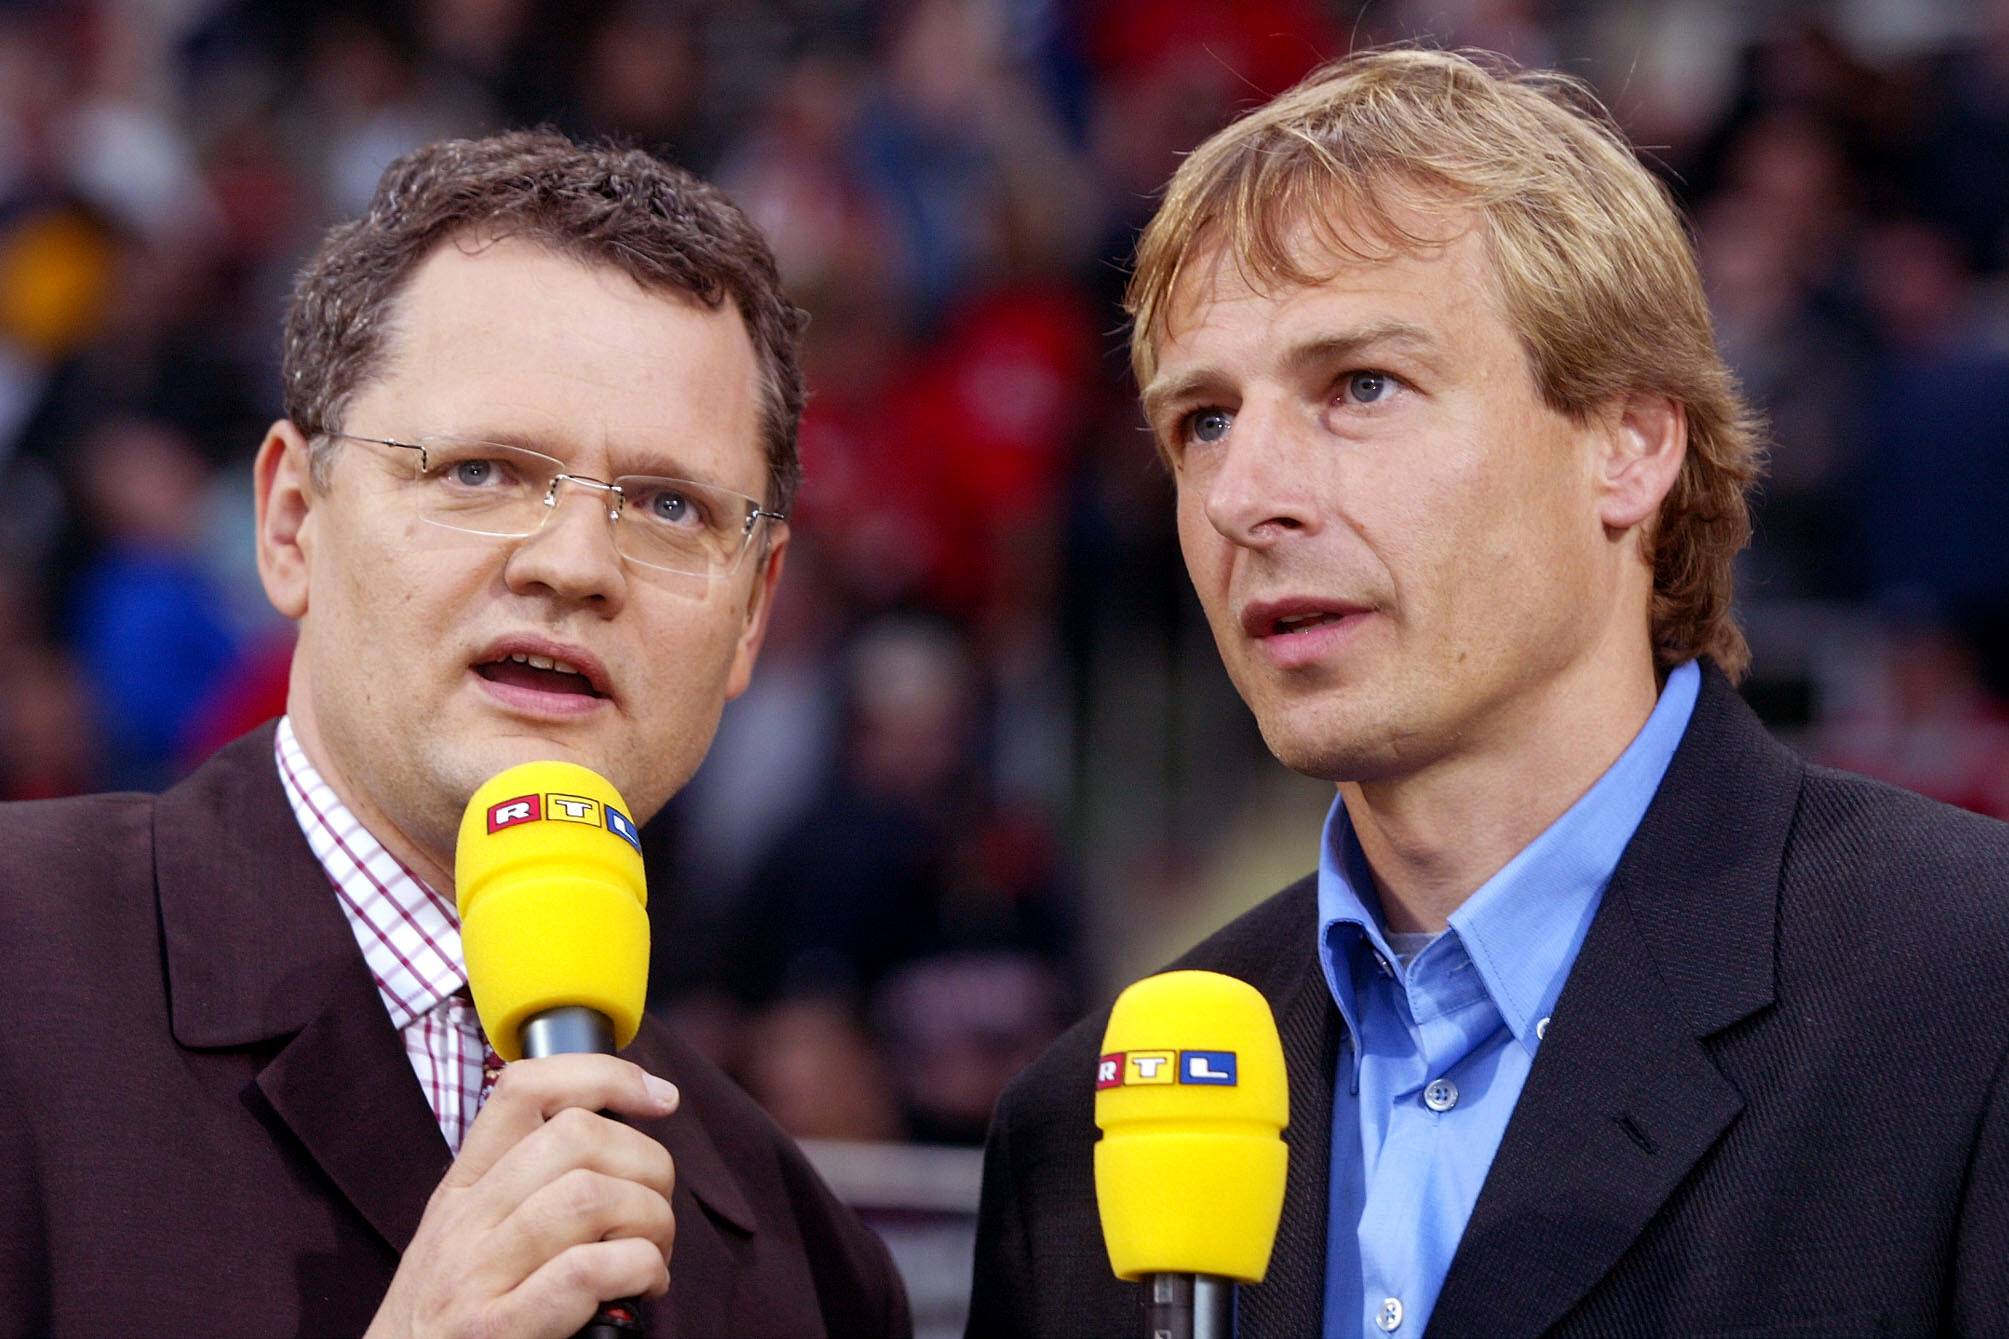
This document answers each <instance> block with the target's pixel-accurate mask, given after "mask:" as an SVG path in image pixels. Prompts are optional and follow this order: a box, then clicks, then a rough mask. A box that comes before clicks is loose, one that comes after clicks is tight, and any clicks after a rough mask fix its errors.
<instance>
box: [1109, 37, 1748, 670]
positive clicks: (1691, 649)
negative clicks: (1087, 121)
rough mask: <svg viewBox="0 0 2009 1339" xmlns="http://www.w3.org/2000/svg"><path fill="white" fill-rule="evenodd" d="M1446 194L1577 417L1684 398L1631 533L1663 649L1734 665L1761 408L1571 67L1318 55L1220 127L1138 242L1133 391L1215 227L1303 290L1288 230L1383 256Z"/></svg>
mask: <svg viewBox="0 0 2009 1339" xmlns="http://www.w3.org/2000/svg"><path fill="white" fill-rule="evenodd" d="M1446 199H1449V200H1452V201H1456V202H1459V203H1462V204H1466V205H1469V206H1470V207H1471V208H1472V209H1473V210H1474V211H1475V213H1476V215H1477V216H1478V218H1479V220H1480V222H1481V231H1482V234H1483V237H1484V239H1485V242H1486V245H1487V248H1488V253H1489V255H1490V257H1491V259H1492V270H1493V285H1494V289H1495V298H1496V300H1497V301H1498V302H1499V303H1500V305H1501V309H1502V311H1503V312H1504V314H1505V317H1506V319H1507V321H1508V323H1509V324H1510V325H1511V326H1512V327H1513V328H1514V331H1515V333H1516V335H1517V336H1518V337H1519V339H1520V342H1521V345H1522V347H1523V348H1524V349H1525V351H1526V354H1527V358H1528V364H1529V369H1530V371H1531V373H1532V374H1533V377H1534V380H1535V385H1536V387H1537V389H1538V390H1539V392H1540V394H1541V396H1542V398H1543V400H1544V401H1545V402H1546V403H1547V404H1549V405H1550V406H1551V407H1552V408H1554V409H1555V410H1557V411H1558V412H1560V413H1564V414H1568V415H1570V416H1571V417H1573V418H1576V419H1578V420H1579V421H1581V420H1583V419H1585V418H1587V417H1588V416H1590V415H1591V414H1592V413H1593V412H1594V411H1596V410H1598V409H1600V408H1601V407H1603V406H1606V405H1608V404H1609V403H1610V402H1611V401H1612V400H1614V399H1615V398H1616V397H1619V396H1622V395H1624V394H1626V393H1628V392H1644V393H1650V394H1658V395H1665V396H1667V397H1668V398H1669V399H1671V400H1673V401H1674V402H1676V403H1677V404H1680V405H1681V406H1682V407H1683V408H1684V409H1685V411H1686V413H1687V419H1688V450H1687V454H1686V457H1685V458H1684V460H1683V462H1682V466H1681V471H1680V475H1679V477H1677V478H1676V480H1675V482H1674V486H1673V487H1672V488H1671V489H1670V490H1669V492H1668V495H1667V498H1666V500H1665V501H1664V502H1663V503H1662V504H1661V507H1660V512H1659V515H1658V516H1657V517H1656V518H1655V521H1654V524H1653V525H1652V526H1650V527H1648V528H1647V530H1646V531H1645V532H1644V533H1643V535H1642V543H1643V546H1644V555H1645V558H1646V560H1647V562H1648V563H1650V564H1651V566H1652V568H1653V600H1652V607H1651V610H1650V614H1649V624H1650V629H1651V635H1652V639H1653V649H1654V657H1655V662H1656V663H1657V664H1658V665H1659V666H1660V668H1662V669H1663V670H1664V669H1667V668H1670V667H1672V666H1674V665H1677V664H1679V663H1681V662H1682V661H1684V660H1688V659H1691V658H1693V657H1695V656H1699V655H1706V656H1708V657H1710V658H1711V659H1712V660H1714V661H1715V662H1716V663H1717V665H1719V666H1720V667H1721V668H1722V669H1723V671H1724V672H1725V673H1727V674H1729V675H1730V676H1731V677H1732V678H1735V677H1737V676H1739V675H1741V674H1742V673H1743V671H1744V669H1745V668H1746V666H1747V665H1748V664H1749V662H1750V649H1749V647H1748V646H1747V645H1746V643H1745V640H1744V634H1743V633H1742V632H1741V631H1740V630H1739V629H1738V627H1737V624H1736V622H1735V620H1734V618H1733V617H1732V614H1731V608H1730V605H1731V563H1732V560H1733V559H1734V557H1735V556H1736V553H1737V551H1738V550H1739V549H1741V548H1743V546H1744V545H1745V543H1746V542H1748V541H1749V539H1750V535H1751V521H1750V507H1749V501H1748V494H1749V492H1750V489H1751V486H1752V484H1753V483H1754V482H1755V480H1756V478H1757V476H1758V472H1759V469H1760V465H1761V461H1762V456H1763V449H1762V443H1761V440H1760V431H1759V426H1758V421H1757V419H1756V416H1755V415H1754V414H1753V413H1752V411H1751V409H1750V407H1749V406H1748V405H1747V404H1746V403H1745V401H1744V399H1743V397H1742V395H1741V394H1740V392H1739V390H1738V388H1737V383H1736V379H1735V377H1734V376H1732V374H1731V372H1730V370H1729V369H1728V368H1727V367H1726V366H1725V365H1724V363H1723V359H1722V356H1721V355H1720V354H1719V353H1718V352H1717V349H1716V340H1715V334H1714V332H1713V330H1712V328H1711V325H1710V320H1709V309H1708V305H1707V303H1706V301H1705V299H1704V297H1703V293H1702V282H1701V278H1700V276H1699V274H1698V273H1697V270H1696V266H1695V257H1694V251H1693V249H1692V247H1691V246H1690V244H1689V240H1688V236H1687V234H1686V232H1685V231H1684V230H1683V228H1682V225H1681V220H1680V217H1679V214H1678V212H1677V211H1676V209H1675V206H1674V203H1673V200H1672V199H1671V198H1670V197H1669V195H1668V193H1667V190H1666V188H1665V187H1664V186H1662V185H1661V183H1660V182H1659V181H1658V180H1657V179H1656V178H1655V177H1654V176H1653V175H1652V174H1651V173H1650V172H1648V171H1647V170H1646V168H1645V167H1644V166H1643V165H1642V164H1641V163H1640V161H1639V159H1638V158H1637V157H1636V156H1635V155H1634V153H1633V151H1632V149H1631V148H1630V147H1629V146H1628V145H1627V143H1626V141H1625V138H1624V136H1623V134H1622V133H1621V132H1620V131H1619V130H1618V128H1617V127H1616V126H1615V125H1614V124H1613V123H1612V121H1611V118H1610V116H1609V115H1608V114H1607V113H1606V112H1605V111H1604V109H1603V108H1602V107H1601V106H1600V105H1599V104H1598V102H1597V100H1596V98H1595V97H1594V96H1593V95H1592V94H1591V93H1590V91H1589V90H1588V89H1587V88H1586V87H1585V86H1584V85H1583V84H1582V83H1581V82H1579V81H1577V80H1575V79H1572V78H1570V77H1568V76H1566V75H1561V74H1557V73H1554V72H1550V71H1530V70H1519V69H1516V68H1514V67H1513V66H1511V65H1510V64H1509V63H1508V62H1506V61H1505V60H1504V59H1503V58H1500V57H1496V56H1492V55H1490V54H1488V53H1484V52H1449V51H1432V50H1423V49H1418V48H1409V47H1398V48H1384V49H1380V50H1375V51H1366V52H1360V53H1356V54H1354V55H1351V56H1348V57H1345V58H1344V59H1341V60H1336V61H1333V62H1331V63H1330V64H1327V65H1325V66H1323V67H1321V68H1320V69H1318V70H1315V71H1314V72H1313V73H1312V74H1310V75H1308V76H1307V77H1306V78H1305V79H1304V80H1303V81H1302V82H1301V83H1299V84H1298V85H1297V86H1296V87H1295V88H1292V89H1290V90H1289V91H1288V92H1286V93H1284V94H1282V95H1280V96H1279V97H1277V98H1276V99H1274V100H1273V101H1271V102H1269V103H1266V104H1265V105H1263V106H1261V107H1258V108H1256V109H1255V110H1253V111H1251V112H1249V113H1248V114H1247V115H1245V116H1243V117H1241V118H1240V119H1238V120H1236V121H1234V122H1232V123H1231V124H1229V125H1228V126H1227V127H1225V128H1224V129H1222V130H1220V131H1219V132H1217V133H1216V134H1215V135H1214V136H1213V137H1212V138H1210V139H1209V140H1207V142H1206V143H1204V144H1202V145H1201V146H1200V147H1199V148H1198V149H1196V150H1194V152H1193V153H1192V155H1191V156H1190V157H1188V158H1187V159H1186V160H1185V162H1184V163H1182V164H1181V165H1180V167H1179V170H1178V172H1177V173H1175V174H1174V175H1173V177H1172V181H1171V184H1170V185H1169V187H1168V188H1167V190H1166V194H1165V199H1164V202H1163V203H1162V204H1161V205H1160V206H1159V209H1158V212H1157V214H1156V215H1155V216H1154V217H1153V218H1152V220H1151V222H1150V224H1149V226H1147V227H1146V228H1145V230H1144V234H1143V236H1142V237H1141V238H1140V239H1139V241H1138V247H1137V268H1136V271H1135V273H1134V274H1133V275H1132V276H1131V280H1130V288H1129V293H1128V295H1127V299H1126V307H1127V308H1128V310H1129V312H1130V314H1131V316H1132V318H1133V320H1134V324H1133V327H1132V331H1131V346H1130V348H1131V363H1132V367H1133V368H1134V370H1135V372H1136V374H1137V382H1138V385H1140V386H1145V385H1149V384H1150V380H1151V378H1152V376H1153V375H1154V374H1155V372H1156V363H1157V344H1158V340H1159V339H1160V338H1161V336H1162V335H1163V333H1164V328H1165V323H1166V320H1167V315H1168V310H1169V307H1170V304H1171V299H1172V295H1173V291H1174V289H1175V288H1176V287H1177V285H1178V283H1179V279H1180V276H1181V272H1182V270H1183V268H1184V266H1185V264H1186V262H1187V261H1188V260H1189V259H1190V258H1192V257H1193V256H1194V255H1195V254H1196V253H1197V252H1199V251H1201V250H1203V249H1205V248H1207V247H1210V246H1212V245H1213V244H1214V243H1215V242H1216V241H1217V240H1218V241H1220V242H1221V244H1222V254H1223V255H1225V256H1229V257H1232V259H1233V260H1234V262H1235V263H1236V264H1238V265H1239V266H1240V267H1241V270H1242V272H1243V273H1244V274H1245V275H1247V276H1248V277H1249V278H1250V279H1251V280H1252V281H1253V282H1259V283H1260V282H1267V283H1279V284H1291V285H1302V284H1315V283H1319V282H1321V281H1322V280H1323V279H1325V278H1327V277H1329V276H1327V275H1321V274H1318V273H1314V272H1313V271H1312V269H1311V268H1310V267H1311V265H1312V264H1314V263H1315V259H1316V258H1315V257H1313V256H1308V255H1307V254H1306V251H1305V249H1304V248H1302V246H1301V245H1299V244H1298V234H1297V229H1298V228H1299V227H1300V225H1302V226H1305V227H1307V228H1309V230H1310V231H1311V234H1312V236H1313V238H1314V239H1315V240H1317V241H1318V242H1320V243H1322V244H1323V245H1324V246H1326V247H1327V248H1328V249H1329V254H1330V255H1332V256H1334V257H1348V258H1351V259H1356V260H1373V259H1377V258H1379V256H1377V255H1376V254H1375V253H1372V252H1370V251H1369V250H1368V249H1367V248H1366V245H1365V243H1366V242H1368V241H1372V242H1379V243H1386V244H1387V245H1389V246H1393V247H1417V246H1424V245H1429V244H1432V243H1436V242H1442V241H1446V240H1448V238H1428V237H1422V236H1419V235H1417V234H1416V233H1414V232H1413V231H1410V230H1407V229H1405V227H1404V226H1403V224H1402V223H1401V222H1400V221H1399V220H1400V217H1413V214H1412V213H1409V212H1407V211H1409V210H1413V209H1414V207H1415V206H1418V205H1422V206H1424V207H1426V208H1427V207H1429V206H1430V205H1432V204H1435V205H1437V206H1439V207H1440V208H1441V204H1442V202H1443V201H1444V200H1446ZM1383 254H1385V253H1383Z"/></svg>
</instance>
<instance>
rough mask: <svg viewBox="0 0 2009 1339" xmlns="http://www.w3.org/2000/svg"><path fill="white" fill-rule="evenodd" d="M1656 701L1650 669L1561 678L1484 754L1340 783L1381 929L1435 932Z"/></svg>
mask: <svg viewBox="0 0 2009 1339" xmlns="http://www.w3.org/2000/svg"><path fill="white" fill-rule="evenodd" d="M1658 691H1659V685H1658V681H1657V679H1656V678H1655V676H1654V673H1653V670H1652V665H1651V663H1650V662H1648V663H1647V664H1646V665H1645V666H1644V668H1643V670H1642V671H1640V672H1636V673H1630V674H1609V673H1607V674H1603V675H1597V674H1579V675H1572V676H1567V677H1566V678H1564V679H1561V680H1557V681H1553V682H1551V683H1549V684H1547V685H1545V686H1544V690H1543V692H1542V693H1541V695H1540V696H1539V697H1538V698H1536V699H1534V700H1527V701H1516V702H1511V703H1508V704H1506V705H1504V706H1503V707H1501V708H1500V709H1499V710H1498V713H1497V715H1496V719H1494V720H1492V721H1489V722H1487V728H1486V729H1485V730H1484V732H1483V733H1484V735H1485V739H1486V743H1485V745H1484V746H1483V747H1480V748H1474V749H1468V750H1464V751H1460V752H1455V753H1452V754H1450V755H1448V756H1446V757H1443V758H1440V759H1438V760H1437V761H1435V762H1433V763H1432V764H1430V765H1429V766H1427V767H1424V768H1422V769H1419V770H1418V771H1416V772H1412V773H1409V774H1406V775H1404V776H1400V777H1393V778H1386V779H1382V780H1376V781H1368V782H1356V781H1345V782H1341V783H1340V785H1339V793H1340V796H1341V798H1342V800H1343V801H1344V802H1345V804H1346V813H1347V818H1348V819H1349V820H1350V821H1351V823H1352V825H1353V831H1354V835H1355V837H1356V838H1357V839H1358V840H1359V842H1360V848H1361V851H1362V853H1363V854H1364V855H1365V856H1366V857H1367V863H1368V866H1369V868H1370V869H1371V870H1372V871H1373V874H1374V884H1375V891H1376V892H1377V893H1378V894H1379V896H1380V900H1381V910H1382V920H1383V923H1384V924H1385V925H1386V927H1387V928H1388V929H1390V930H1394V931H1398V932H1414V931H1438V930H1442V929H1443V928H1444V927H1445V925H1446V924H1447V923H1448V921H1449V919H1450V916H1451V913H1452V912H1454V911H1456V910H1457V909H1458V908H1459V907H1460V906H1461V905H1463V903H1464V901H1465V899H1466V898H1468V897H1470V896H1471V895H1472V894H1473V893H1474V892H1476V891H1478V889H1479V887H1480V885H1481V884H1483V883H1485V882H1486V880H1487V879H1490V878H1491V877H1492V876H1493V875H1494V874H1496V873H1498V872H1499V871H1500V869H1501V868H1502V867H1504V866H1505V865H1506V863H1507V862H1508V861H1509V860H1512V859H1513V858H1514V857H1515V856H1516V855H1517V854H1519V853H1520V851H1521V850H1522V849H1523V848H1524V847H1526V846H1527V845H1528V844H1529V843H1530V842H1532V841H1533V840H1534V839H1535V838H1536V837H1538V836H1540V835H1541V834H1542V832H1543V830H1545V829H1546V828H1547V827H1548V826H1549V825H1550V824H1551V823H1554V822H1555V821H1556V819H1558V818H1560V817H1561V816H1562V815H1563V814H1564V813H1565V812H1566V811H1567V810H1568V809H1569V807H1570V806H1571V805H1573V804H1575V803H1576V802H1577V801H1578V800H1579V799H1581V798H1582V797H1583V795H1584V793H1585V792H1586V791H1588V790H1589V789H1590V788H1591V787H1592V786H1593V785H1594V784H1596V782H1597V779H1598V778H1599V777H1600V776H1602V775H1604V773H1605V772H1606V771H1607V770H1608V769H1609V768H1610V767H1611V765H1612V763H1614V762H1615V761H1617V759H1618V757H1619V755H1620V754H1622V753H1624V752H1625V749H1626V746H1627V745H1629V744H1630V743H1631V742H1632V741H1633V739H1634V738H1635V737H1636V736H1637V735H1638V734H1639V731H1640V728H1641V727H1642V726H1644V725H1645V724H1646V720H1647V717H1649V716H1650V715H1652V714H1653V707H1654V703H1655V701H1656V700H1657V697H1658Z"/></svg>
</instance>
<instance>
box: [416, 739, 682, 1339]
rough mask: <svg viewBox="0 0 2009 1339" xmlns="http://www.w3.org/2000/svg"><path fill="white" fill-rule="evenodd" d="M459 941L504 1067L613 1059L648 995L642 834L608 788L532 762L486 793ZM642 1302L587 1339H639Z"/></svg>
mask: <svg viewBox="0 0 2009 1339" xmlns="http://www.w3.org/2000/svg"><path fill="white" fill-rule="evenodd" d="M453 882H454V889H455V900H456V901H457V902H458V903H459V905H460V943H461V950H462V952H463V953H464V954H465V955H466V957H467V984H468V987H469V988H470V989H471V990H472V991H473V993H474V1008H475V1012H477V1013H479V1014H480V1015H481V1028H482V1031H484V1032H486V1033H487V1034H488V1044H489V1045H490V1046H493V1047H494V1048H495V1052H496V1054H497V1055H499V1056H501V1057H502V1058H503V1059H504V1060H521V1059H524V1058H525V1057H526V1056H527V1057H529V1058H531V1059H533V1060H534V1059H539V1058H541V1057H543V1056H547V1055H579V1054H582V1053H598V1054H602V1055H612V1054H613V1053H614V1052H615V1051H617V1050H619V1049H620V1048H621V1047H623V1046H626V1045H627V1044H628V1043H629V1042H631V1041H633V1040H634V1039H635V1033H636V1032H637V1031H638V1030H639V1029H640V1028H641V1026H642V1001H643V999H644V998H645V997H646V995H647V994H648V986H649V913H648V886H647V884H646V883H645V882H644V880H643V877H642V836H641V833H640V832H638V831H637V830H636V827H635V822H634V819H633V818H632V817H631V816H630V815H629V812H628V802H627V801H626V800H624V799H622V798H621V792H619V791H618V790H615V789H614V786H613V784H612V783H611V782H609V781H608V780H607V779H606V778H605V777H603V776H601V775H600V774H599V773H598V772H595V771H593V770H592V769H591V768H586V767H581V766H579V765H578V764H576V763H569V762H527V763H523V764H520V765H519V766H516V767H512V768H509V769H508V770H507V771H503V772H498V773H496V774H495V775H494V776H492V777H490V778H489V779H488V780H487V781H485V782H483V783H482V785H481V788H480V789H479V790H477V791H475V792H474V798H473V799H470V800H469V801H468V802H467V810H466V812H464V813H463V814H461V816H460V840H459V842H458V843H457V844H456V845H455V847H454V857H453ZM642 1323H643V1322H642V1304H641V1303H640V1302H639V1301H637V1300H636V1299H634V1298H622V1299H619V1300H616V1301H608V1302H603V1303H601V1305H600V1309H599V1310H598V1311H597V1312H595V1313H594V1315H593V1319H592V1320H590V1321H588V1322H587V1324H586V1328H585V1329H583V1330H581V1331H579V1335H578V1339H631V1336H633V1335H635V1334H638V1333H639V1332H640V1331H641V1329H642Z"/></svg>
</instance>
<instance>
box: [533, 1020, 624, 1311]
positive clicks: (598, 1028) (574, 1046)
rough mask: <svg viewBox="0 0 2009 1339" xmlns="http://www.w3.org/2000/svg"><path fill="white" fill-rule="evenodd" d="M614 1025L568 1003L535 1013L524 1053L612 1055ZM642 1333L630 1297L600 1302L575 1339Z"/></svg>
mask: <svg viewBox="0 0 2009 1339" xmlns="http://www.w3.org/2000/svg"><path fill="white" fill-rule="evenodd" d="M613 1053H614V1025H613V1023H612V1022H610V1021H609V1020H608V1018H607V1015H605V1014H603V1013H601V1012H600V1011H599V1010H598V1009H588V1008H586V1007H585V1006H584V1005H579V1004H567V1005H561V1006H560V1007H558V1008H556V1009H546V1010H545V1011H544V1012H543V1013H541V1014H534V1015H532V1016H531V1018H530V1021H529V1022H527V1023H525V1024H524V1025H523V1054H524V1056H525V1058H526V1059H530V1060H542V1059H543V1058H544V1057H545V1056H547V1055H612V1054H613ZM641 1332H642V1303H641V1301H640V1300H639V1299H637V1298H633V1297H625V1298H622V1299H621V1300H620V1301H618V1302H602V1303H601V1304H600V1309H599V1310H598V1311H596V1312H594V1313H593V1319H591V1320H589V1321H587V1322H586V1328H585V1329H583V1330H581V1331H579V1334H578V1337H577V1339H634V1336H635V1335H638V1334H640V1333H641Z"/></svg>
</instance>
